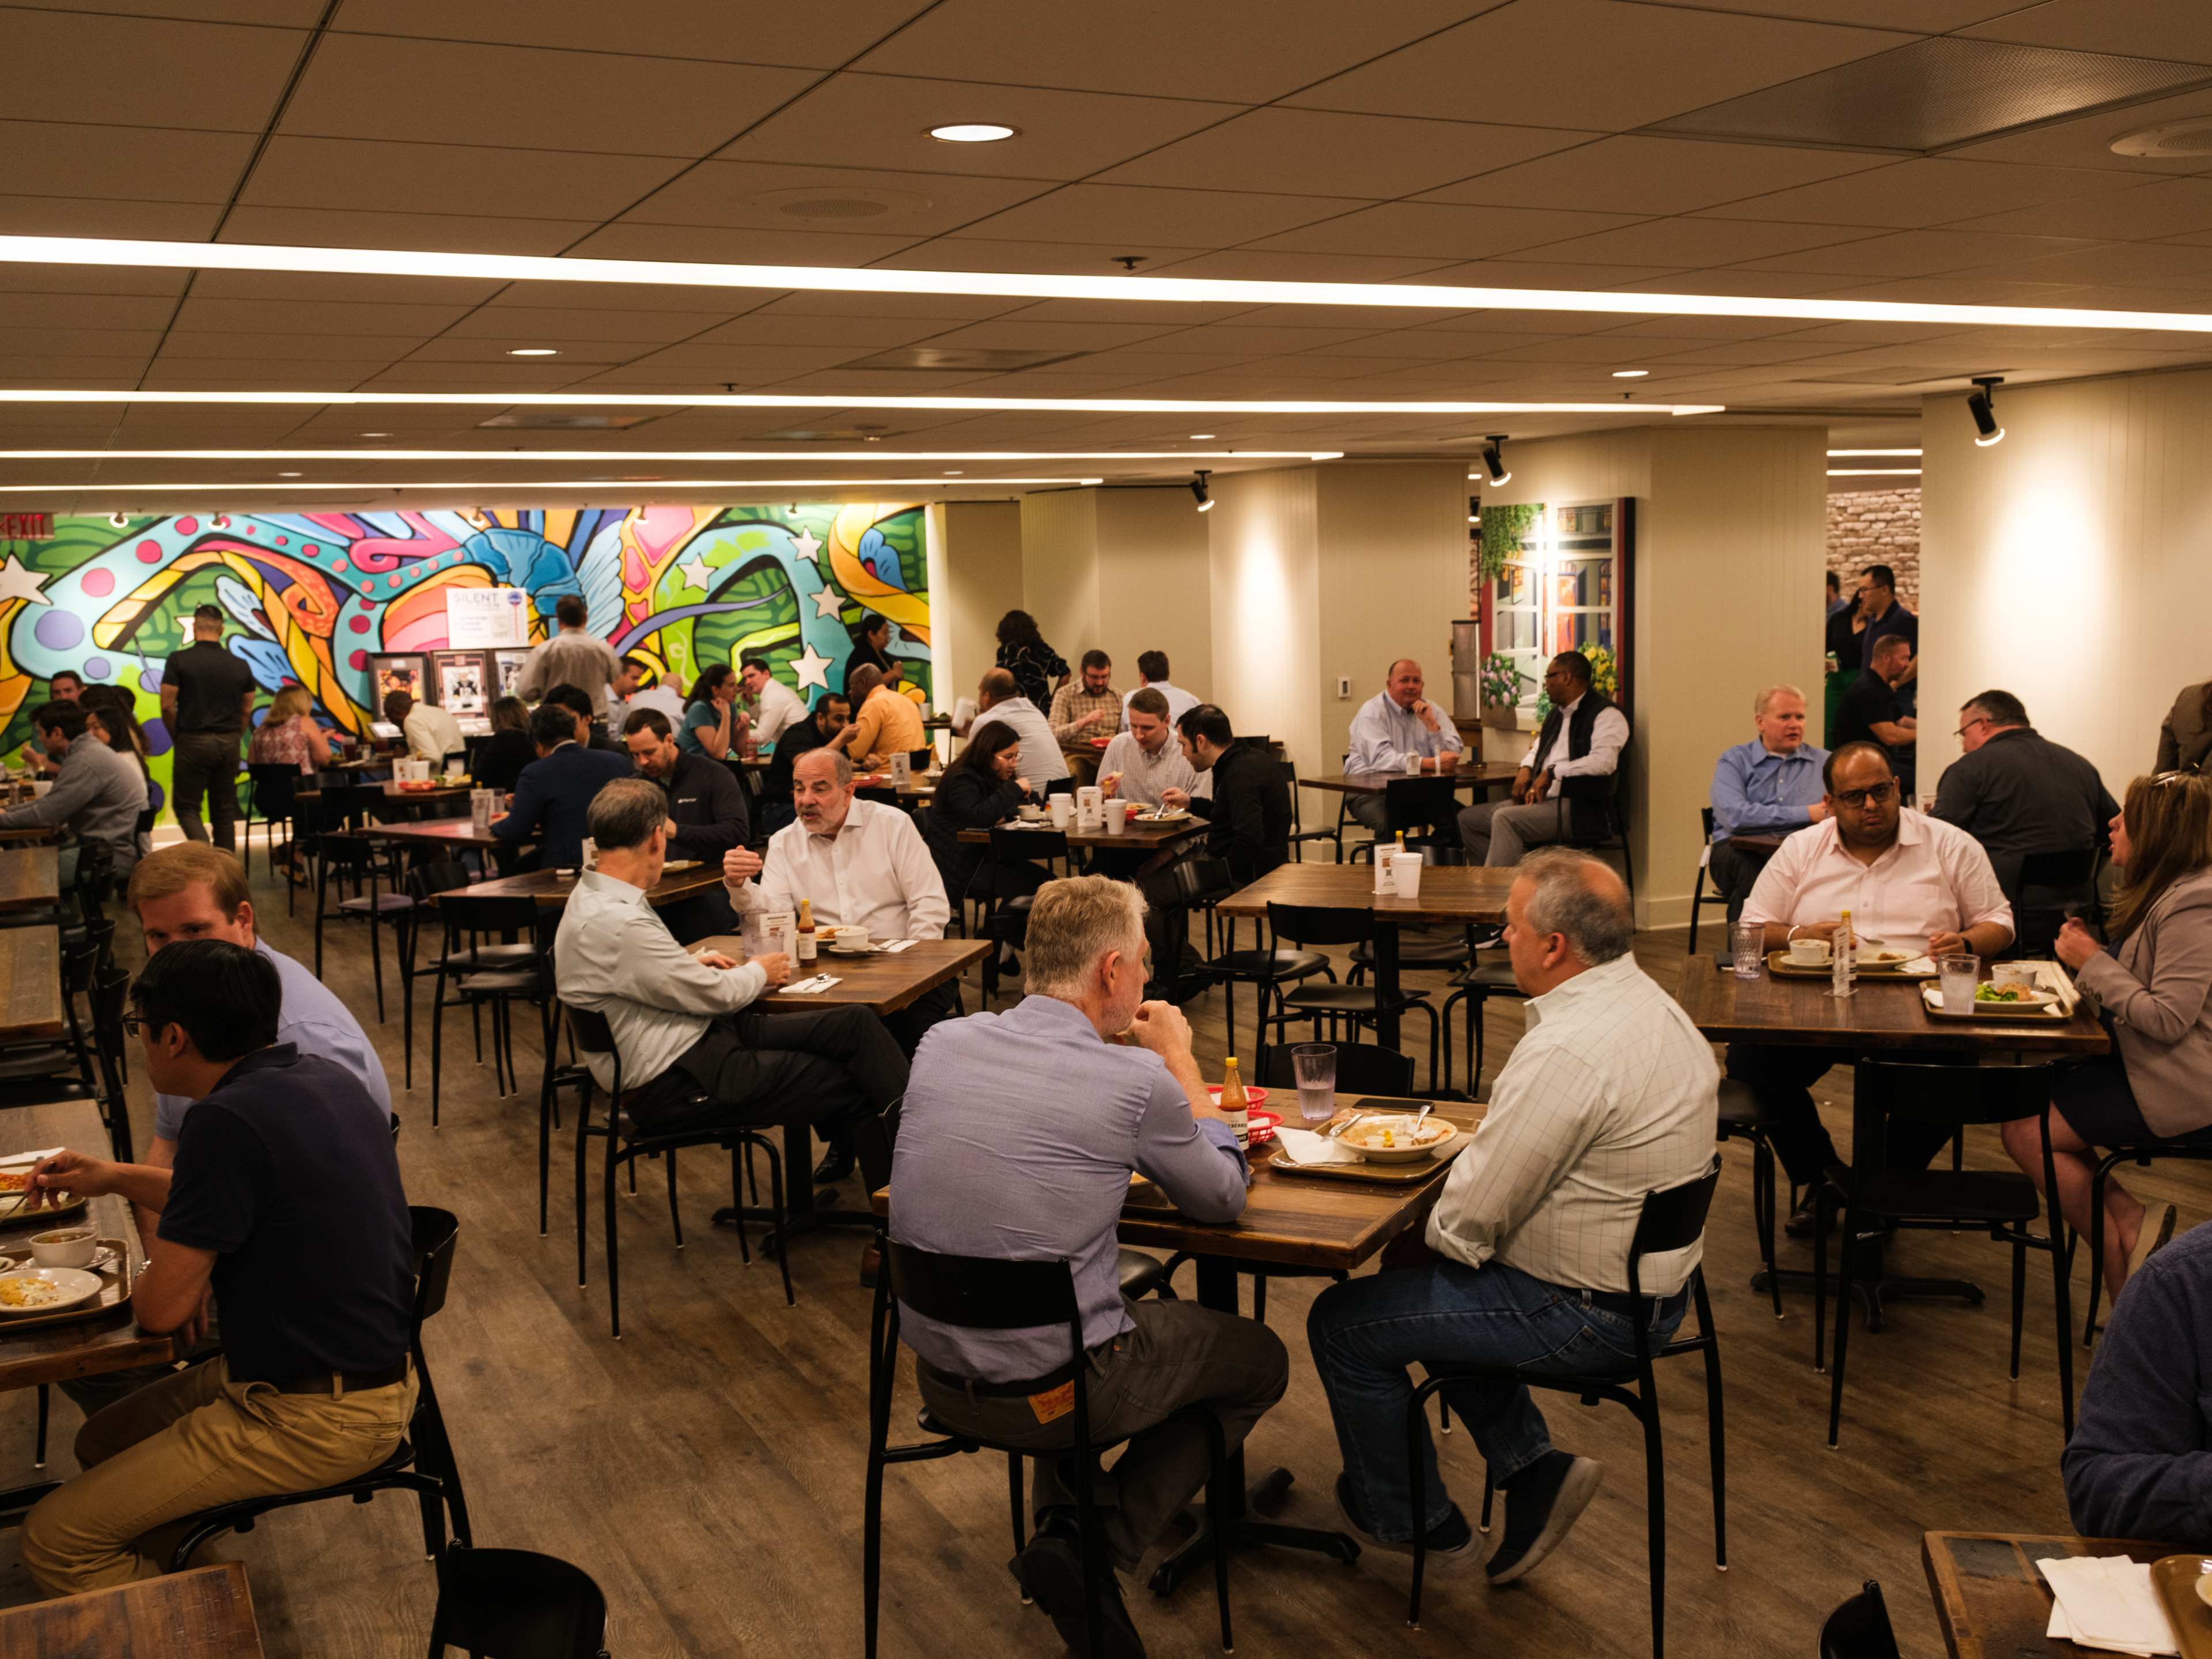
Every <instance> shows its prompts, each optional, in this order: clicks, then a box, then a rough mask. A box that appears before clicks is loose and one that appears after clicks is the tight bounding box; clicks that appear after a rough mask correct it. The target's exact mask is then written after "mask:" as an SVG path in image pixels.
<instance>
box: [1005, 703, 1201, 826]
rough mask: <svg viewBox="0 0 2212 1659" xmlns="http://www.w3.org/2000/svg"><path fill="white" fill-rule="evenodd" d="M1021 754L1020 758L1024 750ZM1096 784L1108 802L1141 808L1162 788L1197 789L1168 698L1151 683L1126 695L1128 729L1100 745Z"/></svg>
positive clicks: (1154, 800)
mask: <svg viewBox="0 0 2212 1659" xmlns="http://www.w3.org/2000/svg"><path fill="white" fill-rule="evenodd" d="M1022 754H1023V755H1024V757H1027V756H1028V754H1029V750H1026V749H1024V750H1022ZM1098 787H1099V788H1100V789H1102V790H1103V791H1104V792H1105V795H1106V799H1109V800H1133V801H1137V802H1139V803H1141V804H1142V805H1146V806H1158V805H1159V804H1160V792H1161V791H1162V790H1164V789H1180V790H1182V792H1183V793H1185V794H1186V795H1188V794H1193V793H1196V792H1197V789H1198V773H1197V772H1196V770H1195V769H1193V767H1192V766H1191V763H1190V760H1189V757H1188V756H1186V755H1185V754H1184V753H1183V752H1182V744H1180V743H1177V742H1176V734H1175V725H1174V723H1173V722H1172V721H1171V720H1169V718H1168V700H1167V699H1166V698H1165V697H1164V696H1162V695H1161V694H1160V693H1159V692H1158V691H1156V690H1153V689H1152V687H1151V686H1149V685H1146V686H1140V687H1139V689H1138V690H1134V691H1132V692H1131V693H1130V694H1129V729H1128V730H1127V731H1126V732H1115V734H1114V741H1113V742H1111V743H1109V744H1107V745H1106V753H1105V755H1104V756H1103V757H1102V758H1101V759H1100V761H1099V763H1098Z"/></svg>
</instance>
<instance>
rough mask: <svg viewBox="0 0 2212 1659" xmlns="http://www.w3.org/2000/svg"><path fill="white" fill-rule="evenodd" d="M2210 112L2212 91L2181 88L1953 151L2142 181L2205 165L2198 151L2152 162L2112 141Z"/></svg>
mask: <svg viewBox="0 0 2212 1659" xmlns="http://www.w3.org/2000/svg"><path fill="white" fill-rule="evenodd" d="M2206 115H2212V91H2205V92H2186V93H2183V94H2180V95H2179V96H2178V97H2173V98H2159V99H2154V100H2152V101H2150V102H2149V103H2144V104H2130V105H2129V106H2127V107H2126V108H2124V109H2106V110H2099V111H2096V112H2094V113H2093V114H2088V115H2078V116H2075V118H2072V119H2071V120H2066V121H2054V122H2052V123H2051V124H2050V125H2048V126H2040V127H2034V128H2032V129H2030V130H2029V131H2026V132H2015V133H2013V134H2011V135H2009V136H2008V137H2002V138H1992V139H1990V140H1989V141H1987V142H1986V143H1978V144H1966V145H1962V146H1961V147H1960V149H1956V150H1954V151H1953V152H1952V154H1953V155H1958V156H1960V157H1962V158H1965V159H1966V160H1969V161H2027V162H2036V163H2040V164H2041V165H2043V166H2045V167H2103V168H2106V170H2108V171H2110V172H2114V173H2139V174H2141V175H2142V176H2143V177H2144V178H2146V179H2154V178H2157V177H2159V176H2160V175H2161V174H2172V173H2195V172H2197V171H2199V170H2200V169H2201V168H2202V167H2203V165H2204V160H2205V158H2204V157H2203V156H2201V155H2191V156H2181V157H2174V158H2171V159H2167V160H2156V159H2154V158H2152V157H2149V156H2142V155H2114V154H2113V153H2112V141H2113V140H2114V139H2115V138H2120V137H2125V136H2126V135H2127V134H2129V133H2131V132H2140V131H2142V130H2143V129H2144V128H2145V127H2155V126H2164V125H2166V124H2167V123H2169V122H2173V121H2184V120H2188V119H2191V118H2195V117H2202V116H2206Z"/></svg>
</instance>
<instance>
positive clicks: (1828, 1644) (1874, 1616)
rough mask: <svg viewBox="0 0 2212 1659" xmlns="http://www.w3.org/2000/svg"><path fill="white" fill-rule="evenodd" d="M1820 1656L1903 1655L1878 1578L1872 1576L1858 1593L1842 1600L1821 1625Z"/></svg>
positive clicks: (1889, 1658)
mask: <svg viewBox="0 0 2212 1659" xmlns="http://www.w3.org/2000/svg"><path fill="white" fill-rule="evenodd" d="M1820 1659H1899V1654H1898V1651H1897V1632H1895V1631H1894V1630H1893V1629H1891V1628H1890V1623H1889V1605H1888V1603H1887V1602H1886V1601H1883V1600H1882V1599H1881V1585H1880V1584H1879V1583H1876V1582H1875V1580H1873V1579H1871V1578H1869V1579H1868V1580H1867V1581H1866V1587H1865V1588H1864V1589H1862V1590H1860V1591H1859V1593H1858V1594H1857V1595H1854V1596H1852V1597H1850V1600H1848V1601H1842V1602H1839V1603H1838V1605H1837V1607H1836V1610H1835V1611H1834V1612H1833V1613H1830V1614H1829V1615H1828V1617H1827V1620H1826V1623H1824V1624H1823V1625H1822V1626H1820Z"/></svg>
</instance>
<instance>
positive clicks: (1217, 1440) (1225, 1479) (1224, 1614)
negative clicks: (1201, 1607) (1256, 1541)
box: [1205, 1411, 1236, 1653]
mask: <svg viewBox="0 0 2212 1659" xmlns="http://www.w3.org/2000/svg"><path fill="white" fill-rule="evenodd" d="M1205 1421H1206V1510H1207V1512H1208V1513H1209V1514H1213V1515H1226V1514H1228V1513H1229V1511H1230V1508H1231V1504H1233V1502H1234V1499H1232V1498H1231V1496H1230V1485H1229V1483H1230V1481H1231V1479H1233V1478H1234V1477H1233V1475H1232V1474H1231V1466H1230V1462H1229V1448H1228V1443H1227V1440H1226V1437H1225V1436H1224V1435H1223V1434H1222V1432H1221V1420H1220V1419H1218V1418H1217V1417H1215V1416H1214V1415H1213V1413H1212V1412H1210V1411H1209V1412H1207V1413H1206V1418H1205ZM1213 1599H1214V1601H1215V1602H1216V1604H1217V1605H1218V1607H1220V1609H1221V1650H1222V1651H1223V1652H1224V1653H1233V1652H1235V1651H1236V1639H1235V1638H1234V1637H1233V1636H1231V1633H1230V1629H1229V1552H1228V1551H1227V1550H1225V1549H1217V1550H1215V1551H1214V1552H1213Z"/></svg>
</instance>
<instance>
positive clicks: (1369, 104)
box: [1287, 0, 1911, 131]
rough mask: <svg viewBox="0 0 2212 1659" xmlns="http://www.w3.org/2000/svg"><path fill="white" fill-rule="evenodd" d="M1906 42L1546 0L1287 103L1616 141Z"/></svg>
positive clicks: (1476, 22)
mask: <svg viewBox="0 0 2212 1659" xmlns="http://www.w3.org/2000/svg"><path fill="white" fill-rule="evenodd" d="M1910 39H1911V37H1910V36H1907V35H1902V34H1894V33H1882V32H1880V31H1876V30H1873V29H1858V28H1838V27H1831V26H1829V25H1827V24H1823V23H1801V22H1795V21H1786V20H1780V19H1775V18H1769V17H1747V16H1735V15H1725V14H1721V13H1716V12H1705V11H1686V10H1678V9H1673V8H1668V7H1658V6H1647V5H1632V4H1624V3H1620V0H1545V3H1543V4H1541V5H1533V4H1518V5H1512V6H1508V7H1505V8H1504V9H1502V10H1499V11H1493V12H1490V13H1487V14H1486V15H1482V16H1480V17H1477V18H1474V19H1473V20H1472V21H1468V22H1465V23H1462V24H1461V25H1460V26H1459V27H1456V28H1455V29H1451V30H1449V31H1448V32H1446V33H1443V34H1440V35H1436V36H1433V37H1431V38H1430V39H1428V40H1423V41H1421V42H1419V44H1418V45H1415V46H1409V47H1407V48H1406V49H1405V50H1403V51H1401V52H1393V53H1391V54H1390V55H1389V57H1386V58H1382V59H1380V60H1378V61H1376V62H1375V63H1372V64H1366V65H1364V66H1363V67H1361V68H1359V69H1356V70H1352V71H1351V72H1350V73H1349V74H1346V75H1343V76H1339V77H1337V78H1336V79H1335V80H1333V81H1327V82H1322V84H1321V85H1319V86H1317V87H1314V88H1309V89H1308V90H1306V91H1304V92H1302V93H1298V94H1296V95H1295V96H1293V97H1291V98H1290V99H1289V100H1287V101H1288V102H1290V103H1292V104H1296V105H1298V106H1304V107H1309V108H1318V109H1351V110H1365V111H1369V112H1373V113H1376V114H1379V115H1429V116H1439V117H1443V118H1450V117H1452V116H1455V115H1460V114H1468V113H1479V114H1480V115H1481V116H1482V117H1483V118H1484V119H1486V120H1491V121H1502V122H1504V123H1507V124H1508V125H1527V126H1568V127H1585V128H1595V129H1598V130H1600V131H1620V129H1622V128H1625V127H1632V126H1640V125H1644V123H1645V122H1649V121H1657V120H1662V119H1663V118H1666V117H1668V116H1670V115H1679V114H1681V113H1683V112H1686V111H1689V110H1692V109H1697V108H1699V107H1701V106H1704V105H1706V104H1710V103H1716V102H1718V101H1720V100H1723V99H1727V98H1733V97H1736V96H1738V95H1740V94H1744V93H1748V92H1755V91H1758V90H1759V89H1760V88H1764V87H1769V86H1772V85H1774V84H1776V83H1777V82H1783V81H1790V80H1794V79H1796V77H1797V76H1801V75H1809V74H1812V73H1814V72H1815V71H1817V70H1824V69H1829V68H1832V67H1833V66H1834V65H1836V64H1844V63H1849V62H1850V61H1852V60H1853V59H1855V58H1865V57H1869V56H1870V55H1872V54H1873V53H1875V52H1884V51H1887V50H1888V49H1889V48H1891V47H1893V46H1900V45H1903V44H1905V43H1906V42H1907V41H1908V40H1910ZM1568 65H1571V66H1572V68H1571V73H1565V72H1563V70H1565V66H1568Z"/></svg>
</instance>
